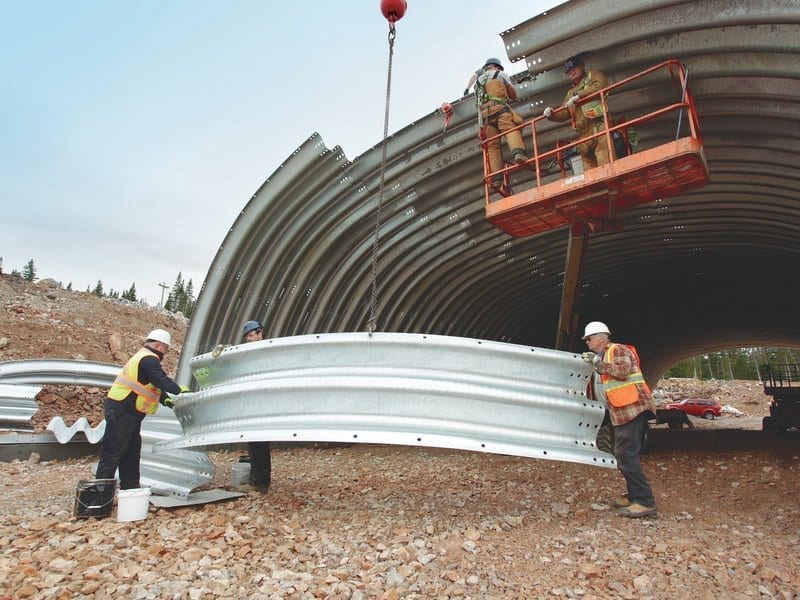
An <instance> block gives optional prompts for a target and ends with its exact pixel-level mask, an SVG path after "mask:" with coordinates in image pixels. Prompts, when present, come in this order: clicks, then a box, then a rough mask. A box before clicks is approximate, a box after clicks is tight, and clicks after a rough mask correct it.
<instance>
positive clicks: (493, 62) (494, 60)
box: [483, 58, 505, 71]
mask: <svg viewBox="0 0 800 600" xmlns="http://www.w3.org/2000/svg"><path fill="white" fill-rule="evenodd" d="M489 65H494V66H496V67H499V68H500V70H501V71H505V69H504V68H503V63H501V62H500V59H499V58H487V59H486V62H485V63H483V68H484V69H485V68H486V67H488V66H489Z"/></svg>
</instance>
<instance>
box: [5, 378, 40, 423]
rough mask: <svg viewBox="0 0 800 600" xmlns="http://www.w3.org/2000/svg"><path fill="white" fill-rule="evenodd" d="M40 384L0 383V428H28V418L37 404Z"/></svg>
mask: <svg viewBox="0 0 800 600" xmlns="http://www.w3.org/2000/svg"><path fill="white" fill-rule="evenodd" d="M41 389H42V388H41V386H33V385H10V384H5V383H0V429H12V430H23V429H30V420H31V417H33V415H35V414H36V411H37V410H39V405H38V404H37V403H36V396H37V395H38V394H39V392H40V391H41Z"/></svg>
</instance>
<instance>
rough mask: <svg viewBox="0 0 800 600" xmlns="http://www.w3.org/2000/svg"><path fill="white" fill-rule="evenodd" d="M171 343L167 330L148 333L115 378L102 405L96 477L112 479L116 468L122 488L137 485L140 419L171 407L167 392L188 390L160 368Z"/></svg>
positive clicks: (178, 392) (136, 486) (139, 455)
mask: <svg viewBox="0 0 800 600" xmlns="http://www.w3.org/2000/svg"><path fill="white" fill-rule="evenodd" d="M171 342H172V338H171V336H170V334H169V332H168V331H165V330H163V329H153V330H152V331H151V332H150V333H148V334H147V338H146V339H145V341H144V345H143V347H142V348H141V349H140V350H139V351H138V352H137V353H136V354H134V355H133V356H132V357H131V358H130V359H129V360H128V362H127V363H125V366H124V367H122V370H121V371H120V373H119V375H117V377H116V379H114V383H112V384H111V388H110V389H109V390H108V395H107V396H106V399H105V402H104V404H103V411H104V413H105V419H106V431H105V434H104V435H103V441H102V443H101V445H100V462H99V463H98V465H97V478H98V479H114V474H115V472H116V471H117V468H119V487H120V489H122V490H127V489H134V488H138V487H140V485H139V460H140V457H141V452H142V436H141V426H142V420H143V419H144V418H145V416H146V415H151V414H153V413H154V412H156V410H158V405H159V403H160V404H163V405H164V406H167V407H169V408H172V406H173V405H174V401H173V400H172V398H170V397H169V396H168V395H167V394H172V395H177V394H180V393H181V392H182V391H188V389H187V388H181V387H180V386H179V385H178V384H177V383H175V381H173V380H172V379H171V378H170V377H169V376H167V374H166V373H165V372H164V369H163V368H162V367H161V361H162V360H163V359H164V354H166V353H167V351H168V350H169V346H170V343H171Z"/></svg>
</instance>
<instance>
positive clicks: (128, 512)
mask: <svg viewBox="0 0 800 600" xmlns="http://www.w3.org/2000/svg"><path fill="white" fill-rule="evenodd" d="M149 508H150V488H149V487H144V488H133V489H130V490H120V491H119V496H117V521H118V522H120V523H122V522H123V521H141V520H142V519H146V518H147V511H148V509H149Z"/></svg>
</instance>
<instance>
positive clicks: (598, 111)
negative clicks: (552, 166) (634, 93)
mask: <svg viewBox="0 0 800 600" xmlns="http://www.w3.org/2000/svg"><path fill="white" fill-rule="evenodd" d="M564 71H565V72H566V73H567V76H568V77H569V79H570V81H572V87H571V88H569V91H568V92H567V96H566V98H565V99H564V103H563V104H562V105H561V107H560V108H556V109H553V108H551V107H549V106H548V107H547V108H545V109H544V113H543V114H544V116H545V117H547V118H548V119H550V120H551V121H559V122H561V121H566V120H568V119H571V120H572V128H573V129H574V130H575V131H576V132H577V133H578V135H579V136H580V137H582V138H584V137H587V136H590V135H593V134H595V133H599V132H601V131H605V128H606V124H605V119H604V117H603V103H602V102H601V101H600V98H599V97H597V98H594V99H593V100H590V101H588V102H585V103H584V104H581V105H579V106H576V103H577V102H578V100H580V99H581V98H585V97H586V96H590V95H592V94H594V93H595V92H599V91H600V90H602V89H603V88H605V87H608V79H607V78H606V76H605V75H604V74H603V73H602V72H600V71H598V70H597V69H592V70H591V71H589V72H588V73H587V72H586V63H585V61H584V59H583V57H582V56H580V55H578V56H573V57H571V58H569V59H568V60H567V62H566V63H565V64H564ZM610 117H611V115H609V121H610ZM578 152H580V155H581V158H582V159H583V168H584V170H588V169H594V168H595V167H597V166H600V165H605V164H608V163H609V162H611V156H610V152H609V148H608V140H607V139H606V136H604V135H601V136H599V137H596V138H594V139H592V140H587V141H586V142H584V143H582V144H580V145H579V146H578Z"/></svg>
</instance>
